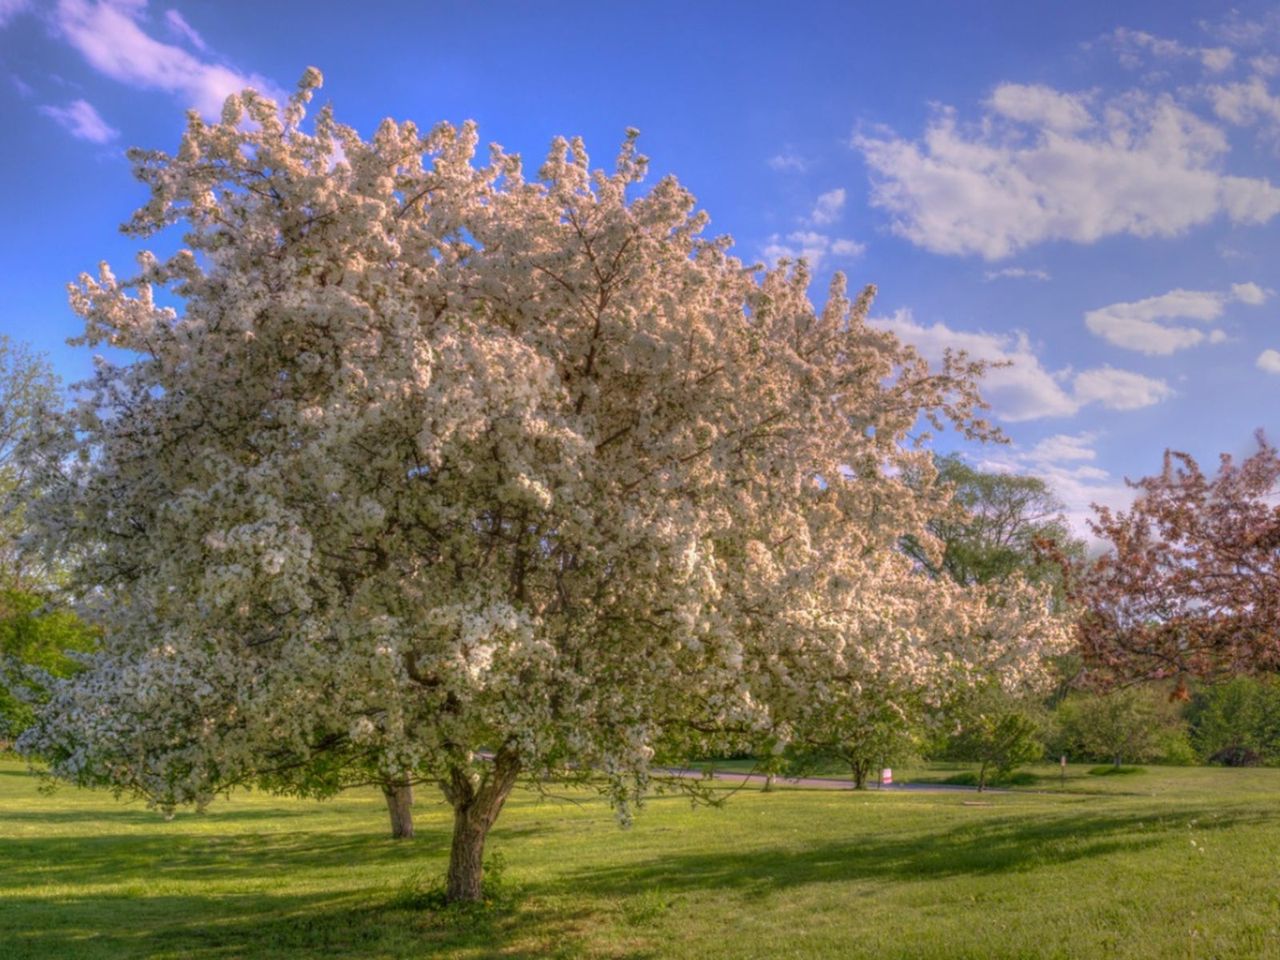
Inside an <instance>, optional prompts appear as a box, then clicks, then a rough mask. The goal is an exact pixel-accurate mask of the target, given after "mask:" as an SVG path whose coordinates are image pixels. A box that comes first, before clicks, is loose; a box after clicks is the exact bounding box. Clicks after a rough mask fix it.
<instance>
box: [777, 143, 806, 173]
mask: <svg viewBox="0 0 1280 960" xmlns="http://www.w3.org/2000/svg"><path fill="white" fill-rule="evenodd" d="M769 166H771V167H772V168H773V169H774V170H781V171H784V172H787V173H804V172H805V171H806V170H808V169H809V161H808V160H806V159H805V158H804V157H802V156H800V154H798V153H796V151H794V150H792V149H791V148H790V147H788V148H786V149H785V150H783V151H782V152H781V153H776V154H774V155H773V156H772V157H770V158H769Z"/></svg>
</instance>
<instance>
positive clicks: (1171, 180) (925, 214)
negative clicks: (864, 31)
mask: <svg viewBox="0 0 1280 960" xmlns="http://www.w3.org/2000/svg"><path fill="white" fill-rule="evenodd" d="M1054 93H1055V91H1052V90H1050V89H1049V88H1045V87H1017V86H1015V85H1012V84H1006V85H1004V86H1003V87H1001V88H999V89H998V90H997V92H996V94H994V95H993V97H992V99H991V101H990V103H989V104H988V110H987V112H986V114H985V116H984V119H983V122H982V123H980V124H978V125H976V126H974V127H973V128H972V129H965V128H962V127H961V126H960V125H959V124H958V122H957V120H956V117H955V114H954V112H953V111H951V110H944V111H942V112H941V113H940V114H939V115H938V116H937V117H935V119H934V120H933V121H931V122H930V123H929V124H928V126H927V127H926V129H925V132H924V136H923V138H922V140H920V141H909V140H904V139H902V138H901V137H898V136H896V135H894V134H892V133H882V134H880V135H878V136H868V135H858V136H856V137H855V138H854V140H853V145H854V146H855V147H856V148H857V149H859V150H860V151H861V152H862V154H863V156H864V158H865V160H866V162H867V166H868V167H869V169H870V172H871V174H872V180H873V188H872V194H871V199H872V203H873V204H874V205H876V206H878V207H880V208H881V209H883V210H885V211H887V212H888V213H889V214H890V215H891V216H892V218H893V220H892V228H893V230H894V232H896V233H897V234H899V235H900V236H903V237H905V238H906V239H908V240H910V241H911V242H912V243H915V244H916V245H918V246H921V247H924V248H925V249H928V250H932V251H933V252H935V253H943V254H979V255H981V256H983V257H985V258H987V259H988V260H997V259H1000V258H1003V257H1007V256H1009V255H1010V254H1012V253H1014V252H1016V251H1018V250H1021V249H1023V248H1025V247H1029V246H1032V245H1034V244H1037V243H1042V242H1045V241H1050V240H1070V241H1073V242H1076V243H1093V242H1094V241H1097V240H1100V239H1102V238H1103V237H1108V236H1115V235H1117V234H1131V235H1133V236H1138V237H1169V236H1176V235H1178V234H1181V233H1184V232H1186V231H1187V230H1189V229H1190V228H1191V227H1194V226H1198V225H1200V224H1204V223H1207V222H1209V221H1210V220H1212V219H1214V218H1215V217H1218V216H1226V217H1227V218H1229V219H1230V220H1232V221H1233V222H1236V223H1264V222H1266V221H1268V220H1270V219H1271V218H1272V217H1274V216H1276V215H1277V214H1280V189H1277V188H1276V187H1274V186H1272V184H1271V183H1270V181H1268V180H1264V179H1252V178H1248V177H1239V176H1230V175H1227V174H1224V173H1222V172H1221V170H1220V166H1221V161H1222V158H1223V157H1224V156H1225V154H1226V153H1227V151H1228V142H1227V138H1226V136H1225V134H1224V133H1223V132H1222V131H1221V130H1220V129H1218V128H1217V127H1215V126H1213V125H1212V124H1210V123H1208V122H1206V121H1204V120H1202V119H1200V118H1199V117H1197V116H1196V115H1195V114H1193V113H1191V112H1190V111H1188V110H1187V109H1185V108H1184V107H1182V106H1181V105H1179V104H1178V103H1176V102H1175V101H1174V100H1173V98H1172V97H1170V96H1168V95H1160V96H1148V95H1145V94H1138V93H1132V94H1129V95H1126V96H1123V97H1119V98H1116V99H1113V100H1111V101H1108V102H1107V103H1105V104H1103V105H1101V106H1100V107H1098V108H1096V109H1095V110H1094V111H1093V112H1092V113H1089V112H1088V111H1086V108H1085V101H1084V98H1082V97H1078V96H1077V97H1072V96H1070V95H1067V94H1058V97H1060V98H1065V99H1055V98H1054V97H1053V96H1052V95H1053V94H1054ZM1001 103H1003V104H1004V105H1005V107H1004V109H1005V110H1006V111H1008V112H1003V113H1002V112H998V111H997V110H996V109H995V107H996V106H997V105H999V104H1001ZM1080 111H1085V112H1086V113H1087V114H1088V116H1089V118H1090V120H1091V123H1090V124H1089V125H1086V126H1080V124H1082V123H1083V121H1084V114H1081V113H1080ZM1018 117H1026V118H1028V119H1026V120H1021V119H1018ZM1064 126H1065V127H1066V128H1074V129H1072V130H1068V129H1064Z"/></svg>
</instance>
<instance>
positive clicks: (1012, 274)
mask: <svg viewBox="0 0 1280 960" xmlns="http://www.w3.org/2000/svg"><path fill="white" fill-rule="evenodd" d="M982 276H983V279H985V280H987V281H988V282H990V281H992V280H1038V281H1041V282H1043V281H1045V280H1049V279H1051V277H1050V276H1049V271H1048V270H1039V269H1033V268H1030V267H1003V268H1002V269H1000V270H987V271H986V272H984V273H983V275H982Z"/></svg>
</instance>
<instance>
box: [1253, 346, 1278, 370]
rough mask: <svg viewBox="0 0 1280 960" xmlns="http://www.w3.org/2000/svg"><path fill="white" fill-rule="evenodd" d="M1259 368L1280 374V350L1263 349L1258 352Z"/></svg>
mask: <svg viewBox="0 0 1280 960" xmlns="http://www.w3.org/2000/svg"><path fill="white" fill-rule="evenodd" d="M1258 369H1259V370H1264V371H1266V372H1267V373H1276V374H1280V350H1263V351H1262V352H1261V353H1260V354H1258Z"/></svg>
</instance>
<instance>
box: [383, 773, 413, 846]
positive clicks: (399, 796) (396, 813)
mask: <svg viewBox="0 0 1280 960" xmlns="http://www.w3.org/2000/svg"><path fill="white" fill-rule="evenodd" d="M382 795H383V796H384V797H385V798H386V800H387V813H388V814H390V816H391V838H392V839H393V840H409V839H411V838H412V837H413V785H412V784H411V783H409V782H408V781H407V780H404V781H400V782H392V783H384V784H383V785H382Z"/></svg>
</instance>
